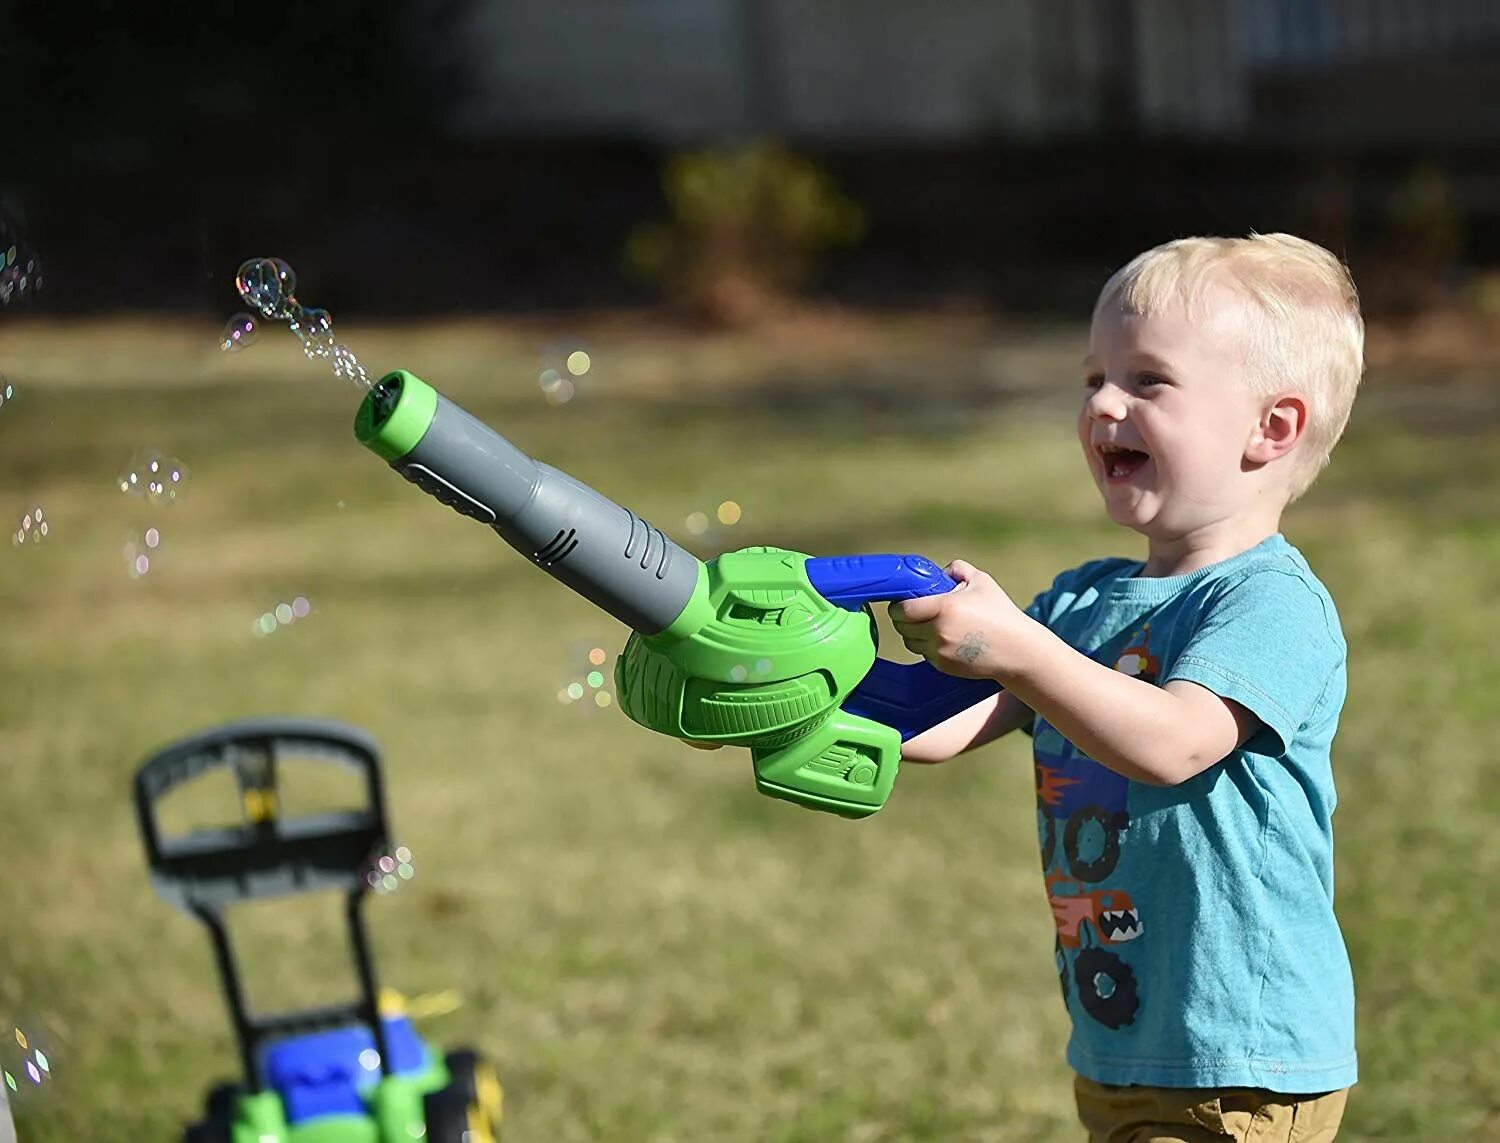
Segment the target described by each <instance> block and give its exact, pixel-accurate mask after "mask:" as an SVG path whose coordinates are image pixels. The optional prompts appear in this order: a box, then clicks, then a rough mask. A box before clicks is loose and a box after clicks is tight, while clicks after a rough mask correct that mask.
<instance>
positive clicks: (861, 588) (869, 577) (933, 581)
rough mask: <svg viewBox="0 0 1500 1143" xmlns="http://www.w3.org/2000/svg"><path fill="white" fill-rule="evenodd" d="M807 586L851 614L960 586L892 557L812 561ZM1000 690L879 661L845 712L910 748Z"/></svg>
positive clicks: (925, 563) (922, 667)
mask: <svg viewBox="0 0 1500 1143" xmlns="http://www.w3.org/2000/svg"><path fill="white" fill-rule="evenodd" d="M807 580H808V582H809V583H810V584H812V587H813V590H814V591H816V592H817V593H818V594H819V595H821V596H822V597H823V598H824V599H826V600H828V602H829V603H832V604H836V605H837V606H839V607H843V608H846V609H847V610H849V611H858V610H860V608H862V607H864V606H865V604H867V603H874V602H876V601H879V600H891V601H894V600H900V599H916V598H917V597H919V596H923V595H941V594H942V593H943V592H945V591H952V590H953V589H954V588H955V587H957V586H958V581H957V580H954V579H953V578H952V577H950V576H949V575H948V573H947V572H945V571H944V570H943V569H942V568H940V567H938V566H937V564H935V563H933V562H932V561H931V560H929V559H924V558H923V557H922V556H903V555H892V554H881V555H869V556H817V557H813V558H811V559H809V560H808V561H807ZM999 690H1000V685H999V684H998V683H996V682H993V681H992V680H989V679H960V678H958V677H957V676H954V675H945V674H943V672H942V671H939V670H938V669H937V668H936V667H934V666H933V665H932V664H931V663H926V662H923V663H893V662H891V661H890V660H889V659H876V660H875V664H874V666H872V667H871V668H870V671H869V673H868V674H866V675H865V677H864V678H863V679H861V680H860V683H859V685H858V686H857V687H855V688H854V690H853V691H851V692H850V694H849V697H848V698H847V699H845V700H844V707H843V709H844V710H846V711H848V712H849V713H850V714H858V715H862V716H864V717H865V718H870V719H874V720H875V721H876V722H883V723H885V725H886V726H891V727H894V728H895V729H896V730H898V731H900V732H901V741H902V742H905V741H906V740H907V739H908V738H913V737H915V736H916V735H918V734H921V733H922V732H923V731H924V730H931V729H932V728H933V727H934V726H936V725H937V724H938V723H940V722H944V721H946V720H947V719H950V718H952V717H953V716H954V715H955V714H958V713H959V712H960V711H963V710H967V709H968V708H969V707H971V706H973V705H974V704H975V703H977V702H982V701H983V700H984V699H987V698H989V696H990V695H992V694H995V693H997V692H998V691H999Z"/></svg>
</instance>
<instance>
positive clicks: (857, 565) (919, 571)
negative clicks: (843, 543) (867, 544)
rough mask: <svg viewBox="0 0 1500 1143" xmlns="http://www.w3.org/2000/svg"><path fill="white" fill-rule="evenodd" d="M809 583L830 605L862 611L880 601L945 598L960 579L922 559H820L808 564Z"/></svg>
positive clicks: (877, 556)
mask: <svg viewBox="0 0 1500 1143" xmlns="http://www.w3.org/2000/svg"><path fill="white" fill-rule="evenodd" d="M807 580H808V582H809V583H811V584H812V588H813V590H814V591H816V592H817V593H818V594H819V595H821V596H822V597H823V598H824V599H826V600H828V602H829V603H833V604H836V605H838V606H839V607H842V608H845V609H847V610H849V611H858V610H859V609H860V608H861V607H863V606H864V605H865V604H866V603H871V602H874V601H875V600H880V599H889V600H898V599H915V598H917V596H919V595H941V594H942V593H943V592H945V591H952V590H953V589H954V588H955V587H957V586H958V583H957V581H956V580H954V579H952V578H950V577H949V576H948V574H947V573H946V572H945V571H943V569H942V568H940V567H938V566H937V564H935V563H933V562H932V561H931V560H928V559H923V558H922V557H921V556H901V555H892V554H883V555H875V556H816V557H813V558H811V559H809V560H808V561H807Z"/></svg>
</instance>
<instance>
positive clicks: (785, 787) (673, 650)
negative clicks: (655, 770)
mask: <svg viewBox="0 0 1500 1143" xmlns="http://www.w3.org/2000/svg"><path fill="white" fill-rule="evenodd" d="M807 559H808V557H807V556H806V555H804V554H802V553H800V552H792V551H787V550H785V549H783V548H769V547H765V548H745V549H742V550H740V551H737V552H726V553H725V554H724V555H721V556H719V557H718V558H717V559H714V560H711V561H709V562H708V563H707V564H705V565H704V574H703V575H702V577H701V578H700V582H699V590H698V592H697V593H696V594H695V595H694V597H693V599H692V601H691V602H690V603H689V604H688V607H687V608H685V609H684V612H683V615H684V619H685V620H686V621H685V622H679V623H674V624H673V625H672V626H671V627H670V628H668V629H667V630H666V631H664V632H662V633H660V634H658V635H651V636H644V635H641V634H640V633H638V632H637V633H635V634H633V635H631V637H630V639H629V641H628V642H627V643H626V644H625V650H624V651H623V652H622V653H621V655H620V657H619V658H618V659H617V660H616V662H615V688H616V693H617V695H618V698H619V703H620V709H621V710H623V711H624V712H625V714H626V715H627V716H628V717H629V718H630V719H632V720H633V721H635V722H637V723H639V724H641V725H642V726H645V727H647V728H649V729H651V730H655V731H659V732H660V733H662V734H669V735H671V736H673V737H674V738H683V739H687V740H689V741H698V742H706V743H719V744H723V745H726V746H744V747H747V748H748V749H749V750H750V754H751V759H752V765H753V769H754V772H755V786H756V789H758V790H760V792H761V793H763V794H767V795H769V796H770V797H773V798H781V799H784V800H786V801H789V802H795V803H797V804H798V805H802V806H806V807H808V808H811V809H818V810H826V811H828V812H830V813H835V814H839V815H840V816H843V817H851V818H862V817H867V816H869V815H870V814H873V813H874V812H875V811H876V810H878V809H880V807H881V806H883V805H884V804H885V802H886V799H887V798H889V797H890V793H891V788H892V786H893V784H894V783H895V780H896V772H897V768H898V766H899V764H900V760H901V735H900V733H899V732H898V731H897V730H895V729H894V728H892V727H889V726H886V725H884V724H883V723H878V722H874V721H872V720H871V719H867V718H861V717H859V716H857V715H851V714H848V713H847V712H845V711H843V710H841V709H840V705H841V704H842V703H843V701H844V699H845V698H847V697H848V694H849V692H850V691H851V690H853V689H854V687H855V686H856V685H858V683H859V681H860V680H861V679H862V678H864V676H865V674H866V673H867V672H868V671H869V669H870V666H871V664H873V663H874V661H875V654H876V649H877V646H878V633H877V629H876V626H875V619H874V617H873V616H872V615H871V614H870V613H869V611H868V610H864V611H858V612H854V611H847V610H845V609H844V608H841V607H837V606H835V605H834V604H832V603H829V602H828V601H827V600H826V599H824V598H823V597H822V596H820V595H819V594H818V593H817V592H816V591H814V590H813V588H812V585H811V584H810V583H809V582H808V579H807V570H806V565H807Z"/></svg>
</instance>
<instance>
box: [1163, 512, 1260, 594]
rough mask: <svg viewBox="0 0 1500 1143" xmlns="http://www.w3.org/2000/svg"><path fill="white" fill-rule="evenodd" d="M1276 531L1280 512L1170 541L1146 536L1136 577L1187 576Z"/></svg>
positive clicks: (1256, 542)
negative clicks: (1145, 549) (1143, 563)
mask: <svg viewBox="0 0 1500 1143" xmlns="http://www.w3.org/2000/svg"><path fill="white" fill-rule="evenodd" d="M1279 531H1281V513H1279V512H1278V513H1276V515H1275V516H1274V517H1266V518H1258V519H1248V518H1246V519H1240V520H1225V521H1221V522H1219V523H1217V524H1214V525H1211V526H1209V527H1207V528H1203V529H1200V530H1198V531H1196V532H1189V533H1187V534H1186V535H1183V536H1175V537H1172V538H1170V539H1158V538H1157V537H1154V536H1153V537H1149V540H1150V547H1149V549H1148V554H1147V556H1146V566H1145V567H1143V568H1141V570H1140V571H1139V572H1137V573H1136V578H1137V579H1161V578H1165V577H1167V576H1174V575H1187V574H1188V573H1189V572H1195V571H1197V570H1198V569H1199V568H1206V567H1208V566H1209V565H1210V564H1217V563H1222V562H1223V561H1225V560H1227V559H1230V558H1231V557H1233V556H1237V555H1239V554H1240V553H1241V552H1247V551H1249V550H1250V549H1251V548H1253V547H1255V545H1256V544H1259V543H1260V542H1261V541H1262V540H1265V539H1267V538H1268V537H1270V536H1274V535H1275V534H1276V533H1277V532H1279Z"/></svg>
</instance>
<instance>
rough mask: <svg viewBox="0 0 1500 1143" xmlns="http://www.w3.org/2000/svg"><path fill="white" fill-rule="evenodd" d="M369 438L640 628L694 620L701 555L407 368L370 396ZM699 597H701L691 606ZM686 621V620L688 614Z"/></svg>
mask: <svg viewBox="0 0 1500 1143" xmlns="http://www.w3.org/2000/svg"><path fill="white" fill-rule="evenodd" d="M354 431H355V435H356V436H357V437H358V438H359V440H360V442H361V443H362V444H364V445H365V447H367V448H369V449H370V450H371V451H372V452H375V453H377V454H378V455H379V456H381V457H383V458H384V459H385V460H386V461H388V462H389V463H390V465H391V467H392V468H394V469H395V470H396V471H397V472H399V473H401V475H402V476H404V477H406V479H407V480H410V481H411V482H412V483H413V484H415V485H417V486H418V487H419V488H421V489H422V490H423V491H425V492H427V493H429V494H431V495H432V496H433V497H435V498H436V499H438V500H440V501H441V502H442V503H444V504H447V505H448V506H449V507H451V508H453V509H455V510H456V511H458V512H461V513H462V514H463V515H465V516H470V517H472V518H473V519H476V520H479V521H481V522H482V523H485V524H488V525H489V526H490V527H492V528H494V529H495V531H496V532H498V533H499V534H500V536H501V537H502V538H503V539H504V540H505V541H506V542H507V543H509V544H510V545H511V547H513V548H515V549H516V550H517V551H518V552H520V553H521V554H522V555H523V556H525V557H526V558H527V559H528V560H530V561H531V562H532V563H534V564H536V565H537V566H538V567H540V568H541V569H542V570H543V571H545V572H547V574H548V575H550V576H552V577H553V578H554V579H557V580H559V581H561V582H562V583H564V584H566V585H567V586H568V587H571V588H572V589H573V590H574V591H576V592H578V594H580V595H582V596H583V597H584V598H585V599H587V600H589V601H590V602H591V603H593V604H595V605H596V606H598V607H600V608H602V609H603V610H605V611H607V612H609V614H611V615H613V616H614V617H615V618H616V619H618V620H620V622H622V623H624V624H626V625H627V626H629V627H630V628H632V629H633V630H635V631H639V632H640V633H641V634H642V635H656V634H659V633H661V632H662V631H665V630H667V629H668V628H670V627H672V626H673V625H674V624H677V625H678V627H679V628H682V627H684V626H687V627H691V628H696V626H697V625H698V622H699V620H698V618H697V615H696V613H697V611H698V610H699V608H700V607H702V606H706V599H705V598H704V593H702V592H700V591H699V587H700V584H705V585H706V582H707V580H706V574H705V572H704V569H703V565H702V563H701V562H700V561H699V560H698V558H697V557H696V556H694V555H693V554H692V553H691V552H688V551H686V550H685V549H683V548H681V547H679V546H678V545H677V544H675V543H674V542H673V541H671V540H670V539H668V538H667V537H666V536H665V535H664V534H663V533H662V532H661V531H659V530H658V529H656V528H654V527H652V526H651V525H650V524H648V523H647V522H646V521H645V520H642V519H641V518H640V517H639V516H637V515H636V514H635V513H633V512H631V511H629V510H628V509H625V508H622V507H620V505H618V504H616V503H615V502H614V501H612V500H609V499H607V498H606V497H604V496H601V495H600V494H599V493H597V492H595V491H594V490H593V489H592V488H590V487H588V486H587V485H586V484H581V483H580V482H578V481H576V480H574V479H573V478H572V477H571V476H569V475H568V474H567V473H565V472H560V471H558V470H557V469H555V468H552V467H551V466H550V465H546V464H541V463H539V462H538V461H535V460H533V459H532V458H531V457H529V456H527V455H526V454H525V453H524V452H522V451H521V450H520V449H518V448H516V446H515V445H513V444H511V443H510V441H508V440H506V439H505V438H504V437H503V436H501V435H500V434H499V433H497V432H495V431H494V430H493V429H491V428H490V427H489V426H488V425H486V424H484V423H483V422H481V421H478V420H476V419H475V418H473V417H471V416H470V415H469V414H468V413H466V412H464V410H463V409H461V408H459V407H458V406H457V405H455V404H454V403H453V402H451V401H449V400H448V399H447V398H445V397H443V396H442V395H441V394H439V393H437V392H436V391H435V390H434V389H432V388H431V387H430V386H429V385H427V384H426V383H425V382H423V381H421V380H420V379H418V378H416V377H414V376H412V375H411V374H410V373H407V372H405V371H404V370H398V371H397V372H395V373H391V374H388V375H387V376H386V377H384V378H382V379H381V381H380V383H379V384H378V385H376V386H375V387H374V388H373V389H371V391H370V392H369V394H367V395H366V397H365V400H364V402H363V404H361V405H360V409H359V414H358V416H357V417H356V419H355V424H354ZM690 604H693V605H694V606H693V607H691V609H690ZM679 621H681V622H679Z"/></svg>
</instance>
